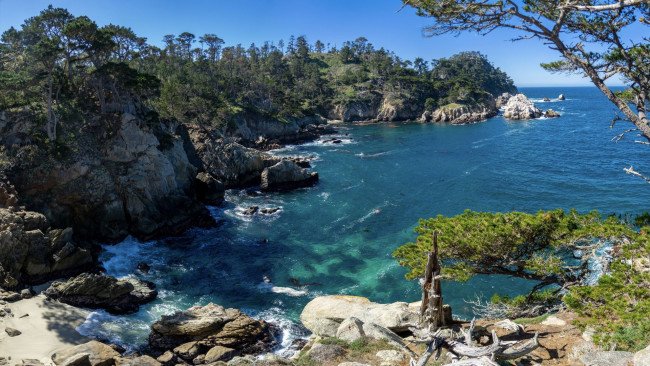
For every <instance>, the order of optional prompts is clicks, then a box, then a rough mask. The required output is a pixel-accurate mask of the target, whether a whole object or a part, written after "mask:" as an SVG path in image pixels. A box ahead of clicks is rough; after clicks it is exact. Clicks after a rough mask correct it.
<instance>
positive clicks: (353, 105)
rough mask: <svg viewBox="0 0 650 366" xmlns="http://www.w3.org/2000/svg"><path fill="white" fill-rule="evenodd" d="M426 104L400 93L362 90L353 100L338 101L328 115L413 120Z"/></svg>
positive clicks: (347, 118)
mask: <svg viewBox="0 0 650 366" xmlns="http://www.w3.org/2000/svg"><path fill="white" fill-rule="evenodd" d="M423 110H424V105H422V104H421V103H418V102H417V101H416V100H414V99H412V98H410V97H408V96H406V95H403V94H399V93H387V94H381V93H378V92H362V93H360V94H359V95H357V96H356V97H355V99H354V100H353V101H348V102H340V103H336V104H335V105H334V107H333V108H332V110H330V112H329V114H328V117H329V118H330V119H332V120H337V121H343V122H352V121H389V122H392V121H412V120H415V119H416V118H417V117H419V116H420V115H421V114H422V111H423Z"/></svg>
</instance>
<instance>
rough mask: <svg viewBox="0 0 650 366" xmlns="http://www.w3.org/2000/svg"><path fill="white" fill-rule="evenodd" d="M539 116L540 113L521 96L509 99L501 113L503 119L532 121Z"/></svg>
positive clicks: (533, 104) (530, 102) (531, 103)
mask: <svg viewBox="0 0 650 366" xmlns="http://www.w3.org/2000/svg"><path fill="white" fill-rule="evenodd" d="M541 115H542V111H541V110H540V109H538V108H537V107H535V103H533V102H532V101H530V100H528V98H526V96H525V95H523V94H517V95H515V96H514V97H512V98H510V99H509V100H508V103H507V104H506V106H505V109H504V111H503V117H504V118H508V119H533V118H538V117H540V116H541Z"/></svg>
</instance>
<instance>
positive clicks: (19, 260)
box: [0, 209, 93, 289]
mask: <svg viewBox="0 0 650 366" xmlns="http://www.w3.org/2000/svg"><path fill="white" fill-rule="evenodd" d="M92 265H93V257H92V255H91V253H90V250H89V249H88V248H85V247H82V246H80V245H79V244H77V243H76V242H75V241H74V240H73V239H72V229H71V228H66V229H53V228H51V227H50V225H49V222H48V220H47V218H46V217H45V216H44V215H42V214H40V213H37V212H31V211H18V212H13V211H10V210H7V209H0V287H2V288H5V289H14V288H17V287H18V286H19V285H22V284H36V283H42V282H45V281H48V280H50V279H53V278H57V277H59V276H65V275H71V274H77V273H79V272H81V271H83V270H87V269H89V268H90V267H92Z"/></svg>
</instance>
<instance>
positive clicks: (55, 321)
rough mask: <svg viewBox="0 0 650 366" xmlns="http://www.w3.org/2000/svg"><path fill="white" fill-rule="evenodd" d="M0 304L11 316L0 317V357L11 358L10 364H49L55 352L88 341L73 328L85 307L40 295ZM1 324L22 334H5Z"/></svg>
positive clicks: (79, 322)
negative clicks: (30, 362) (50, 299)
mask: <svg viewBox="0 0 650 366" xmlns="http://www.w3.org/2000/svg"><path fill="white" fill-rule="evenodd" d="M2 307H9V308H10V309H11V313H12V314H13V316H12V317H9V316H7V317H5V318H0V356H2V357H11V361H10V364H12V365H13V364H16V363H20V360H23V359H37V360H39V361H41V362H43V363H44V364H46V365H52V364H53V363H52V359H51V356H52V353H54V352H55V351H57V350H59V349H61V348H65V347H69V346H74V345H77V344H81V343H85V342H88V341H90V340H92V339H90V338H88V337H84V336H82V335H81V334H79V333H77V331H76V330H75V328H76V327H78V326H79V325H80V324H82V323H83V322H84V321H85V320H86V317H87V316H88V314H90V312H89V311H88V310H84V309H79V308H75V307H73V306H70V305H66V304H63V303H60V302H57V301H46V300H45V296H43V295H38V296H35V297H32V298H30V299H24V300H20V301H17V302H14V303H9V304H7V305H4V306H2ZM25 314H29V315H28V316H24V315H25ZM5 327H11V328H14V329H17V330H19V331H21V332H22V334H20V335H18V336H16V337H9V336H8V335H7V333H6V332H5Z"/></svg>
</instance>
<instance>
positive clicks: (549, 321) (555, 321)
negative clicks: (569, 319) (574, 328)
mask: <svg viewBox="0 0 650 366" xmlns="http://www.w3.org/2000/svg"><path fill="white" fill-rule="evenodd" d="M541 324H542V325H553V326H558V327H563V326H565V325H566V322H565V321H564V320H562V319H560V318H558V317H556V316H555V315H551V316H549V317H548V318H546V320H544V321H543V322H542V323H541Z"/></svg>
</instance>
